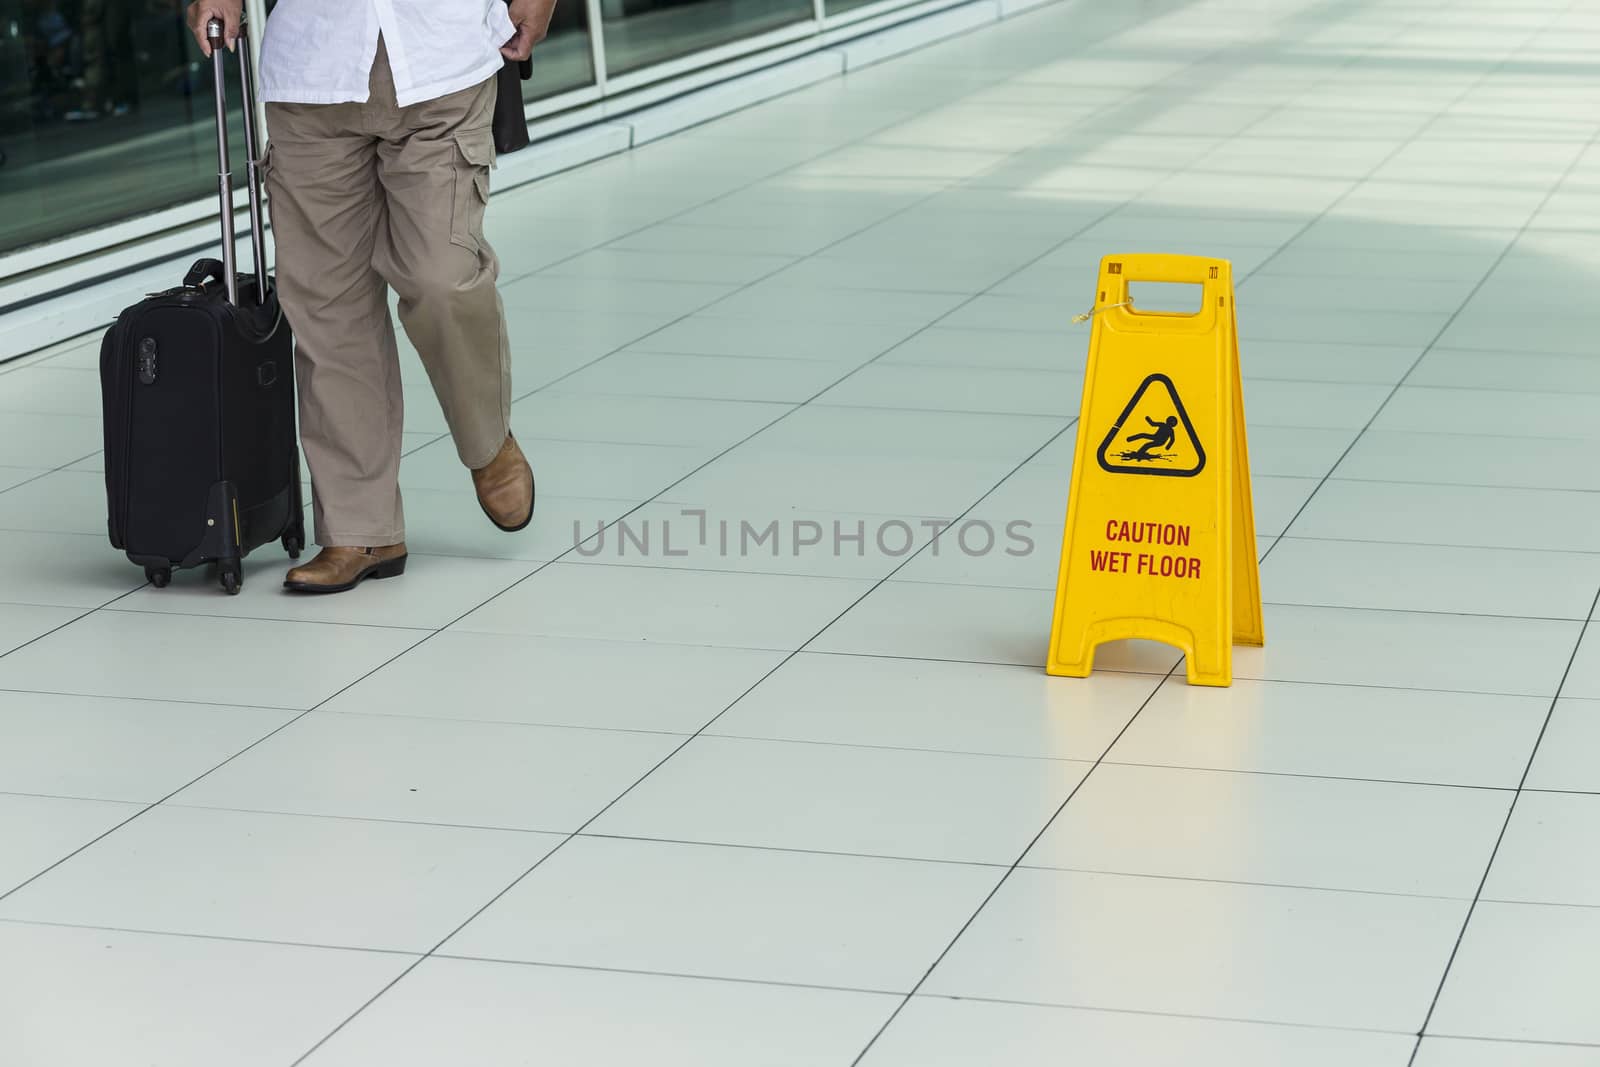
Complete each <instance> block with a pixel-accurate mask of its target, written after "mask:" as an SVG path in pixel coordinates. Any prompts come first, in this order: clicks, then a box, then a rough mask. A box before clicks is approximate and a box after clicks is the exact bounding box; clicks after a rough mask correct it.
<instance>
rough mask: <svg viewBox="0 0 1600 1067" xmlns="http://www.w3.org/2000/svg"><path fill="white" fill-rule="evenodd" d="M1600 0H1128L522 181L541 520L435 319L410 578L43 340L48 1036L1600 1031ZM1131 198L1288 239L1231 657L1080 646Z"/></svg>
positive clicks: (2, 709) (1569, 1048) (1016, 1051)
mask: <svg viewBox="0 0 1600 1067" xmlns="http://www.w3.org/2000/svg"><path fill="white" fill-rule="evenodd" d="M1597 47H1600V0H1571V2H1569V0H1519V2H1517V3H1515V4H1506V3H1498V2H1490V0H1449V2H1446V0H1386V2H1384V3H1381V4H1379V3H1373V4H1360V3H1341V4H1329V3H1322V2H1317V0H1263V2H1259V3H1251V4H1238V3H1230V2H1228V0H1162V2H1159V3H1147V4H1114V3H1109V2H1106V3H1101V2H1099V0H1061V2H1059V3H1056V4H1053V5H1050V6H1047V7H1044V8H1042V9H1040V10H1038V11H1036V12H1034V13H1032V14H1028V15H1024V16H1020V17H1018V18H1016V19H1014V20H1008V21H1007V22H1005V23H1002V24H1001V25H999V26H997V27H994V28H991V29H986V30H983V31H980V32H975V33H971V34H968V35H967V36H964V37H962V38H959V39H957V40H954V41H951V42H948V43H945V44H942V45H939V46H936V47H933V48H929V49H925V50H923V51H919V52H915V53H912V54H910V55H906V56H903V57H901V58H899V59H895V60H892V61H889V62H887V63H884V64H881V65H878V66H873V67H868V68H865V69H860V70H857V71H855V72H853V73H852V74H850V75H849V76H848V77H846V78H844V79H841V80H837V81H833V82H828V83H824V84H821V85H817V86H815V87H814V88H811V89H808V90H805V91H803V92H800V93H796V94H794V95H791V96H788V97H785V98H782V99H780V100H776V101H772V102H770V103H768V104H765V105H762V106H759V107H755V108H752V109H749V110H747V111H743V112H740V113H738V114H736V115H733V116H731V117H729V118H726V119H724V120H721V121H719V122H716V123H713V124H710V125H707V126H705V127H702V128H699V129H696V130H693V131H690V132H687V133H684V134H681V135H679V136H677V137H673V138H669V139H667V140H664V141H661V142H658V143H656V144H654V145H651V146H649V147H646V148H642V149H640V150H637V151H635V152H633V153H630V154H628V155H626V156H623V157H618V158H615V159H612V160H609V161H607V162H604V163H601V164H597V165H594V166H590V167H586V168H583V169H581V170H579V171H576V172H573V173H570V174H567V175H563V176H561V177H557V178H553V179H550V180H547V181H544V182H540V183H537V184H535V185H533V186H530V187H526V188H522V189H518V190H516V191H514V192H511V193H508V194H506V195H504V196H501V197H499V198H497V199H496V200H495V202H494V205H493V208H492V210H491V212H490V217H491V227H492V231H493V233H492V236H493V237H494V240H495V242H496V244H497V246H498V247H499V248H500V249H501V251H502V254H503V257H504V260H505V263H506V265H507V268H506V276H505V279H504V281H505V285H504V289H505V297H506V301H507V306H508V313H509V316H510V320H511V326H512V330H513V336H514V338H515V349H516V352H515V371H516V380H517V383H518V397H519V399H518V401H517V403H516V407H515V414H516V424H517V427H518V429H519V433H520V435H521V436H522V437H523V440H524V441H525V443H526V444H527V446H528V448H529V451H530V452H531V454H532V455H533V457H534V461H535V464H536V466H537V468H538V471H539V478H540V485H541V491H542V495H541V500H540V509H539V514H538V517H537V520H536V522H535V524H534V526H533V528H532V529H531V530H529V531H528V532H526V533H525V534H523V535H521V536H519V537H514V538H512V537H506V536H504V535H502V534H499V533H498V532H496V531H494V530H492V529H491V528H490V527H489V526H488V525H487V524H486V523H485V522H484V521H483V519H482V517H481V515H480V513H479V512H478V510H477V508H476V506H475V504H474V502H473V500H472V497H471V491H470V488H469V485H468V482H467V479H466V478H465V476H464V474H463V472H462V471H461V469H460V467H459V464H458V463H457V461H456V458H455V454H454V449H453V447H452V446H451V445H450V443H449V442H448V441H446V440H443V439H441V431H442V426H443V423H442V421H441V419H440V417H439V415H438V412H437V410H436V408H434V407H433V406H432V404H431V402H430V401H429V400H428V397H427V386H426V382H425V378H424V376H423V375H422V374H421V373H420V368H419V367H418V366H417V365H416V363H415V359H414V356H412V355H411V354H410V353H409V349H408V353H407V360H408V362H407V365H406V371H405V373H406V380H407V382H408V383H409V388H410V391H411V393H412V394H413V395H412V396H411V398H410V399H411V401H412V403H411V404H410V405H409V411H410V414H409V416H408V417H409V418H410V419H411V425H410V426H409V430H410V433H409V434H408V437H407V449H408V458H407V460H406V462H405V466H404V469H403V473H402V478H403V481H404V484H405V486H406V489H407V493H408V498H407V502H408V508H407V510H408V512H409V514H410V516H411V531H410V535H411V536H410V542H411V548H412V552H413V561H412V566H411V569H410V570H409V571H408V573H407V576H406V577H405V578H404V579H402V580H400V581H395V582H386V583H382V584H377V585H373V586H370V587H366V588H363V589H361V590H360V591H358V592H356V593H353V594H351V595H349V596H346V597H338V598H333V599H329V600H319V601H315V602H312V601H307V600H295V599H288V598H285V597H284V596H283V595H280V594H279V592H278V591H277V589H276V582H277V579H278V577H279V575H280V574H281V570H282V568H283V566H284V564H283V561H282V560H281V559H279V558H276V557H275V556H274V554H273V553H271V552H265V551H264V552H261V553H259V554H258V555H257V556H256V557H255V558H253V559H252V560H250V561H249V564H248V574H247V585H246V591H245V593H244V594H243V595H242V596H240V597H238V598H237V599H228V598H225V597H222V596H221V595H219V594H217V593H216V592H215V591H214V590H213V589H212V587H211V586H210V585H208V584H207V582H206V581H205V579H204V577H203V576H200V575H184V576H182V577H180V578H179V580H178V581H177V582H176V583H175V584H174V587H173V588H170V589H166V590H159V591H158V590H150V589H146V588H142V587H141V585H140V581H139V578H140V576H139V574H138V572H137V571H136V570H135V569H134V568H132V567H130V566H129V565H127V564H126V563H125V562H124V561H122V560H121V559H120V558H118V556H117V555H116V554H115V553H114V552H112V551H111V550H110V549H109V548H108V547H107V546H106V545H105V543H104V533H103V531H104V510H103V509H104V501H103V489H102V481H101V476H100V474H99V473H98V470H99V456H98V451H97V450H98V449H99V447H100V436H99V435H100V429H99V422H98V418H97V414H98V406H97V403H98V400H97V395H98V394H97V383H96V378H95V375H94V374H93V370H92V369H93V366H94V345H95V339H94V338H85V339H84V340H82V341H80V342H76V343H72V344H68V345H63V346H60V347H59V348H57V349H55V350H53V351H51V352H49V353H46V354H44V356H43V357H41V358H37V359H33V360H29V361H26V362H24V363H19V364H13V365H10V366H7V367H4V368H0V416H3V417H0V843H3V844H0V1063H3V1064H5V1065H7V1067H10V1065H11V1064H17V1065H18V1067H66V1065H73V1067H77V1065H90V1064H92V1065H95V1067H101V1065H107V1067H110V1065H120V1064H132V1063H161V1064H163V1065H168V1067H218V1065H229V1067H231V1065H234V1064H239V1065H249V1067H254V1065H258V1064H259V1065H262V1067H290V1065H292V1064H299V1063H302V1062H304V1063H306V1064H308V1065H311V1067H325V1065H330V1067H331V1065H335V1064H351V1065H361V1067H369V1065H373V1064H383V1065H385V1067H405V1065H411V1064H416V1065H426V1067H437V1065H440V1064H463V1065H469V1067H478V1065H482V1067H499V1065H501V1064H511V1063H524V1062H530V1063H540V1064H552V1065H559V1067H579V1065H597V1067H633V1065H640V1064H648V1065H650V1067H670V1065H680V1064H681V1065H693V1067H787V1065H795V1067H800V1065H804V1067H854V1065H856V1064H863V1065H865V1067H1036V1065H1042V1064H1054V1063H1063V1062H1072V1063H1080V1064H1084V1065H1093V1067H1123V1065H1129V1067H1177V1065H1182V1067H1268V1065H1271V1067H1278V1065H1282V1064H1293V1065H1295V1067H1409V1065H1415V1067H1580V1065H1587V1067H1594V1065H1596V1064H1600V1012H1597V1011H1596V1009H1595V1004H1596V1002H1597V999H1596V990H1597V989H1600V962H1597V961H1600V860H1597V859H1596V852H1595V848H1594V842H1595V841H1596V839H1597V838H1600V637H1597V635H1596V631H1595V630H1593V629H1592V628H1591V627H1592V623H1593V619H1594V606H1595V602H1596V597H1597V594H1600V533H1597V531H1600V495H1597V494H1600V473H1597V472H1600V464H1597V463H1596V462H1595V461H1594V459H1593V456H1592V453H1593V451H1594V449H1593V447H1592V446H1593V445H1594V443H1595V439H1596V438H1597V437H1600V430H1597V429H1596V428H1595V427H1596V426H1597V425H1600V423H1597V422H1596V420H1595V419H1594V418H1593V417H1592V412H1593V404H1592V401H1593V400H1594V398H1595V397H1596V395H1597V394H1600V362H1596V347H1595V346H1596V342H1595V337H1596V334H1597V332H1600V316H1596V314H1595V313H1594V312H1593V310H1592V308H1591V305H1592V294H1593V293H1594V292H1595V291H1596V285H1597V283H1600V245H1597V238H1600V148H1597V147H1596V145H1595V143H1594V142H1595V139H1596V134H1597V131H1600V126H1597V124H1596V121H1597V120H1596V118H1595V115H1596V114H1597V113H1600V77H1597V76H1596V75H1597V68H1596V67H1595V65H1594V64H1593V62H1592V57H1593V55H1594V52H1595V49H1596V48H1597ZM1118 251H1171V252H1195V253H1205V254H1211V255H1220V256H1225V257H1228V258H1230V259H1232V260H1233V262H1234V264H1235V267H1236V271H1237V272H1238V276H1239V277H1240V278H1241V279H1242V287H1241V290H1240V307H1241V324H1242V347H1243V361H1244V374H1245V379H1246V381H1245V391H1246V399H1247V407H1248V414H1249V422H1250V427H1251V454H1252V459H1253V461H1254V463H1255V472H1254V473H1255V493H1256V506H1257V526H1258V532H1259V533H1260V535H1261V539H1260V549H1261V551H1262V552H1263V553H1264V557H1265V563H1264V566H1263V572H1262V575H1263V586H1264V590H1265V595H1266V599H1267V601H1268V604H1267V624H1268V633H1269V636H1270V643H1269V644H1268V646H1267V647H1266V648H1264V649H1259V650H1241V651H1240V652H1239V654H1238V655H1237V657H1236V662H1235V674H1236V677H1237V681H1236V683H1235V685H1234V686H1233V687H1232V688H1231V689H1228V690H1225V691H1219V690H1196V689H1191V688H1189V687H1188V686H1187V685H1185V684H1184V682H1183V675H1182V674H1181V673H1176V674H1175V673H1174V671H1175V668H1177V666H1178V656H1177V654H1176V653H1174V652H1172V651H1170V650H1168V649H1166V648H1163V647H1160V646H1154V645H1144V644H1130V645H1127V646H1123V647H1116V648H1107V649H1105V650H1103V652H1102V654H1101V655H1100V657H1099V663H1098V666H1099V671H1098V673H1097V675H1096V676H1095V677H1094V678H1093V679H1091V680H1089V681H1084V682H1076V681H1068V680H1059V679H1049V678H1046V677H1045V676H1044V674H1043V672H1042V670H1041V669H1040V667H1041V664H1042V663H1043V661H1044V652H1045V642H1046V637H1047V630H1048V615H1049V607H1050V597H1051V595H1052V589H1053V585H1054V578H1055V563H1056V560H1055V557H1056V552H1057V549H1058V546H1059V542H1060V537H1061V516H1062V513H1063V507H1064V502H1065V494H1066V488H1067V479H1068V477H1069V475H1070V467H1071V446H1072V443H1073V439H1074V419H1075V415H1076V411H1077V405H1078V400H1079V390H1080V387H1081V375H1082V370H1083V349H1084V344H1085V334H1084V333H1083V332H1082V331H1081V330H1077V331H1075V330H1074V329H1073V328H1072V327H1071V326H1070V325H1069V320H1070V317H1071V315H1072V314H1073V313H1074V312H1076V311H1079V310H1081V309H1082V308H1083V307H1085V306H1087V305H1088V304H1089V302H1090V299H1089V298H1090V296H1091V292H1090V283H1091V280H1092V278H1093V272H1094V269H1095V265H1096V263H1097V261H1098V259H1099V258H1100V257H1101V256H1102V255H1104V254H1106V253H1110V252H1118ZM624 517H626V518H625V522H624V524H623V526H622V527H618V526H615V525H612V526H609V527H608V526H607V524H614V523H616V522H617V520H619V519H624ZM951 520H957V522H956V525H954V526H953V527H951V528H949V529H945V526H946V524H948V523H949V522H950V521H951ZM1013 522H1019V523H1025V524H1026V525H1024V526H1022V527H1021V528H1020V529H1021V531H1022V533H1023V535H1024V536H1022V537H1021V538H1011V537H1009V536H1008V531H1007V527H1008V524H1010V523H1013ZM979 523H982V524H987V525H986V526H985V525H979ZM602 528H605V533H604V534H603V535H601V534H599V533H598V531H600V530H601V529H602ZM941 530H942V531H943V532H942V533H941V532H940V531H941ZM985 531H988V532H989V534H992V535H993V536H994V537H995V538H996V541H995V545H994V547H992V548H985V547H984V546H985V545H986V544H987V540H986V538H987V536H988V534H986V533H985ZM579 542H583V544H582V547H581V549H580V548H579V547H577V546H578V544H579ZM975 545H976V546H978V551H973V550H972V549H973V546H975ZM1007 549H1013V550H1014V551H1011V552H1008V551H1007Z"/></svg>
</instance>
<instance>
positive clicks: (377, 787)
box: [172, 712, 682, 833]
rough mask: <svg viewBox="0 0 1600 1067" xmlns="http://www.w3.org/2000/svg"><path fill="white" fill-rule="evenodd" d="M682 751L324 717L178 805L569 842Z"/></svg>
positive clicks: (635, 737)
mask: <svg viewBox="0 0 1600 1067" xmlns="http://www.w3.org/2000/svg"><path fill="white" fill-rule="evenodd" d="M681 743H682V738H679V737H676V736H674V735H671V734H647V733H632V732H628V733H624V732H620V731H615V730H580V729H572V728H569V727H551V726H525V725H520V724H511V723H484V722H463V721H449V720H443V719H423V718H412V717H401V716H395V715H350V714H344V715H336V714H332V713H322V712H313V713H311V714H310V715H308V716H306V717H305V718H302V719H299V720H297V721H296V722H295V723H294V724H293V725H291V726H288V727H286V728H285V729H283V730H282V731H280V732H278V733H276V734H274V735H273V736H272V737H270V738H268V739H267V740H265V741H263V742H261V744H259V745H257V746H256V747H254V748H252V749H251V750H250V751H248V752H246V753H244V754H243V755H241V756H239V757H238V758H237V759H235V760H233V761H232V762H230V763H228V764H227V765H226V766H224V767H221V768H218V769H217V770H215V771H213V772H212V773H211V774H209V775H207V776H206V777H205V778H203V779H201V780H200V781H199V782H196V783H195V784H194V785H192V786H190V787H189V788H187V789H185V790H184V791H183V792H181V793H179V794H178V795H177V796H175V797H173V798H172V803H173V804H178V805H184V806H193V807H204V808H233V809H239V810H244V811H272V812H282V813H286V814H293V815H329V816H338V817H343V818H357V819H393V820H398V821H403V822H425V823H440V824H445V825H455V826H485V827H492V828H495V829H502V830H543V831H549V832H554V833H570V832H571V831H573V830H576V829H578V827H580V826H581V825H583V823H585V822H586V821H587V820H589V819H590V818H592V817H593V816H594V815H596V814H598V813H599V812H600V810H601V809H602V808H604V807H605V806H606V805H607V804H608V803H610V802H611V801H612V800H613V799H614V798H616V797H617V796H618V795H620V794H621V793H622V792H623V791H624V790H626V789H627V788H628V787H629V786H630V785H632V784H633V783H634V782H636V781H637V780H638V779H639V778H641V777H643V776H644V774H645V773H646V772H648V771H649V770H650V768H652V767H654V766H655V765H656V764H657V763H659V762H660V761H661V760H663V759H665V758H666V757H667V755H669V754H670V753H671V752H672V750H673V749H675V748H677V747H678V745H679V744H681Z"/></svg>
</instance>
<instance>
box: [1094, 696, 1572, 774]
mask: <svg viewBox="0 0 1600 1067" xmlns="http://www.w3.org/2000/svg"><path fill="white" fill-rule="evenodd" d="M1549 709H1550V700H1549V698H1548V697H1514V696H1479V695H1476V694H1472V693H1436V692H1429V691H1427V690H1422V689H1383V688H1362V687H1352V686H1343V685H1300V684H1295V683H1291V682H1259V681H1250V680H1246V679H1240V678H1235V679H1234V683H1233V686H1232V687H1231V688H1230V689H1227V690H1215V689H1205V688H1200V687H1196V686H1191V685H1188V684H1187V683H1186V682H1185V681H1184V680H1183V678H1182V677H1181V676H1179V677H1175V678H1171V679H1169V680H1168V681H1166V682H1165V683H1163V685H1162V687H1161V689H1160V691H1159V692H1157V693H1156V695H1155V696H1154V697H1153V698H1152V699H1151V700H1150V703H1149V704H1148V705H1146V706H1145V708H1144V709H1143V710H1142V711H1140V712H1139V715H1138V717H1137V718H1135V719H1134V720H1133V724H1132V725H1131V726H1129V727H1128V730H1127V732H1126V733H1125V734H1123V735H1122V737H1121V738H1120V739H1118V741H1117V744H1116V746H1115V747H1114V748H1113V749H1112V750H1111V753H1110V755H1109V756H1108V757H1107V758H1108V759H1110V760H1113V761H1115V762H1119V763H1133V764H1149V765H1153V766H1165V767H1200V768H1214V769H1217V770H1232V771H1252V772H1256V773H1260V774H1300V775H1309V776H1316V777H1329V778H1365V779H1373V780H1380V781H1381V780H1387V781H1394V782H1420V783H1427V784H1433V785H1466V786H1483V787H1487V788H1494V789H1515V788H1516V787H1517V785H1518V783H1519V782H1520V781H1521V780H1522V773H1523V770H1524V768H1525V767H1526V766H1527V763H1528V757H1529V754H1530V753H1531V752H1532V751H1533V747H1534V745H1535V744H1536V743H1537V742H1538V739H1539V730H1540V728H1541V727H1542V726H1543V725H1544V721H1545V715H1546V713H1547V712H1548V711H1549ZM1441 737H1447V738H1449V739H1450V742H1449V744H1440V742H1439V739H1440V738H1441Z"/></svg>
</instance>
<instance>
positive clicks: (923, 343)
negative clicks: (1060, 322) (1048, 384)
mask: <svg viewBox="0 0 1600 1067" xmlns="http://www.w3.org/2000/svg"><path fill="white" fill-rule="evenodd" d="M1078 347H1079V346H1073V345H1070V344H1067V343H1065V342H1064V341H1063V339H1062V337H1061V335H1060V333H1058V332H1056V331H1054V330H1040V331H1038V332H1037V333H1028V332H1025V331H1022V330H1006V331H1004V332H1003V333H1002V332H998V331H994V330H979V329H960V328H955V327H946V326H933V327H930V328H928V329H926V330H923V331H921V332H920V333H917V334H914V335H913V336H911V337H908V338H906V339H905V340H904V341H902V342H901V343H900V344H898V345H896V346H895V347H894V348H892V349H890V350H889V351H888V352H886V353H884V354H883V355H882V356H880V357H879V359H878V362H880V363H884V364H899V363H908V364H916V365H920V366H930V367H943V366H964V367H985V368H988V367H994V368H1004V367H1012V368H1016V369H1019V370H1043V371H1063V372H1066V371H1075V372H1076V373H1077V374H1078V375H1079V377H1080V378H1081V377H1082V374H1083V353H1082V352H1081V351H1078V350H1077V348H1078Z"/></svg>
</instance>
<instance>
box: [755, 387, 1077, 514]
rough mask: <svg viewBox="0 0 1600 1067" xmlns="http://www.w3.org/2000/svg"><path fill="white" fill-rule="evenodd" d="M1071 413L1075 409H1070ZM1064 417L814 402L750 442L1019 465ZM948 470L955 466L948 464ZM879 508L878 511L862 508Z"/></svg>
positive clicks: (775, 447) (770, 448) (763, 447)
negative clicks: (851, 405) (869, 406)
mask: <svg viewBox="0 0 1600 1067" xmlns="http://www.w3.org/2000/svg"><path fill="white" fill-rule="evenodd" d="M1074 411H1075V408H1074ZM1068 417H1069V415H1068V414H1062V415H1029V414H1016V413H1011V414H1007V413H1003V412H1002V413H993V412H972V411H918V410H884V409H863V408H858V407H846V406H842V405H837V404H832V403H829V402H826V401H818V402H817V403H815V404H810V405H808V406H806V407H803V408H801V409H799V410H798V411H795V412H793V413H792V414H790V415H788V416H786V417H785V418H784V419H782V420H781V421H779V422H776V423H774V424H773V425H772V426H770V427H768V428H767V429H766V430H764V431H762V433H761V435H760V436H759V437H757V438H756V439H755V440H753V441H752V442H751V445H753V446H754V447H755V448H756V449H758V450H760V451H762V452H801V453H807V454H812V455H819V456H829V457H835V456H838V457H843V456H850V457H855V458H859V457H861V456H862V454H863V453H864V454H866V455H868V456H898V457H905V458H909V459H938V460H966V461H973V460H980V459H993V460H997V461H999V460H1005V461H1009V462H1013V463H1015V462H1021V461H1022V460H1024V459H1026V458H1027V457H1028V456H1029V455H1031V454H1032V453H1033V452H1034V451H1035V450H1037V449H1038V448H1040V447H1041V446H1043V445H1045V444H1046V443H1048V442H1050V441H1052V440H1055V439H1056V438H1057V437H1058V436H1059V435H1060V433H1061V432H1062V430H1064V429H1065V428H1066V426H1067V419H1068ZM949 466H951V467H952V468H955V467H956V464H954V463H951V464H949ZM864 510H882V509H864Z"/></svg>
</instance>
